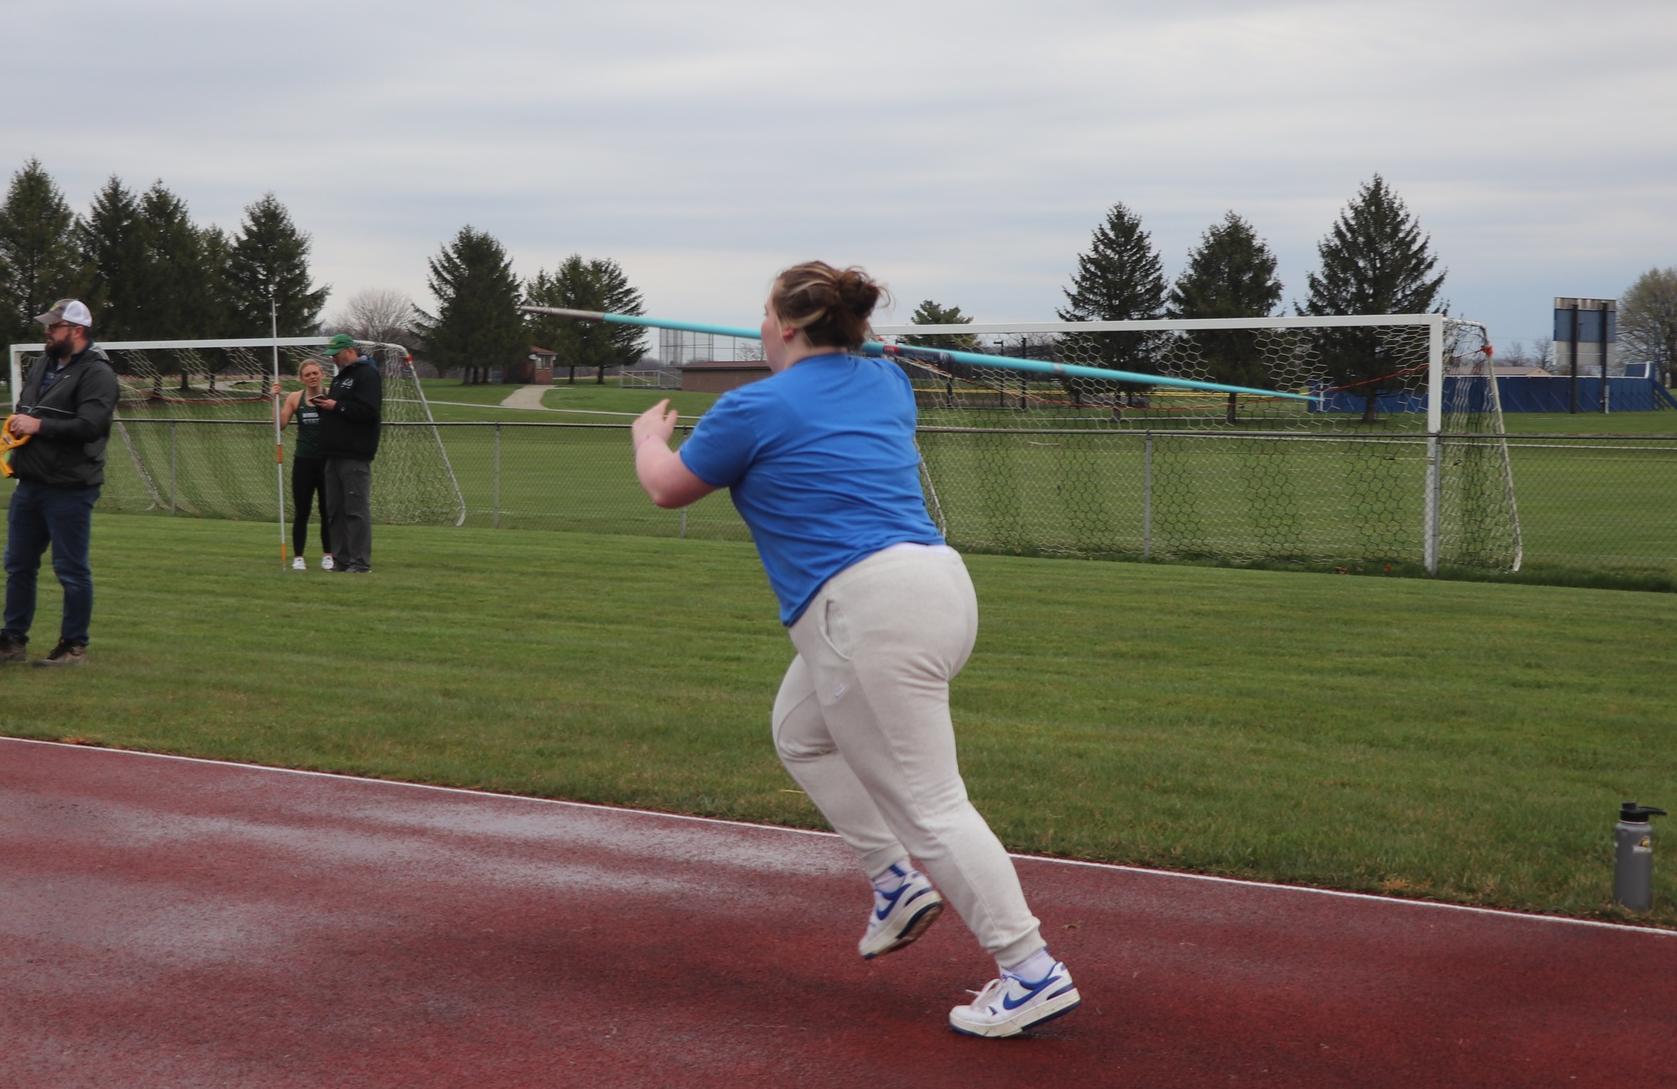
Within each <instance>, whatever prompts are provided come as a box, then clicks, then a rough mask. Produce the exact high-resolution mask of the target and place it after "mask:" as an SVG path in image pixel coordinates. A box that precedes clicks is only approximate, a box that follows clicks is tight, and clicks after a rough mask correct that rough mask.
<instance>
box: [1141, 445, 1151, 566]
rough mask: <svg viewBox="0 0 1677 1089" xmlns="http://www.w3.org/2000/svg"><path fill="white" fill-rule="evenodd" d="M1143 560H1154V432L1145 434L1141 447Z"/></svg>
mask: <svg viewBox="0 0 1677 1089" xmlns="http://www.w3.org/2000/svg"><path fill="white" fill-rule="evenodd" d="M1141 558H1142V559H1144V560H1150V559H1152V558H1153V432H1151V431H1148V432H1145V433H1144V436H1143V442H1142V447H1141Z"/></svg>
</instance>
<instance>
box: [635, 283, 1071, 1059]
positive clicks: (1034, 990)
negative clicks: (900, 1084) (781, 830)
mask: <svg viewBox="0 0 1677 1089" xmlns="http://www.w3.org/2000/svg"><path fill="white" fill-rule="evenodd" d="M881 294H882V289H881V287H880V285H878V284H877V283H875V282H874V281H873V280H871V279H870V278H869V277H868V275H867V274H866V273H865V272H863V271H862V270H861V269H857V268H849V269H845V270H843V271H840V270H838V269H835V268H833V267H832V266H830V265H827V264H825V263H823V262H820V261H811V262H809V263H807V264H802V265H796V266H794V267H792V268H789V269H787V270H786V271H785V272H782V273H781V274H780V275H779V276H778V277H777V278H776V279H775V282H774V287H773V288H772V289H771V290H770V292H769V298H768V302H767V305H765V306H764V308H763V355H764V358H765V359H766V360H767V362H768V365H769V370H770V371H772V372H773V373H772V375H771V376H770V377H769V378H768V379H766V380H764V381H761V382H757V383H754V384H752V385H749V386H745V387H742V388H740V389H736V390H733V391H731V392H729V393H727V394H726V395H724V396H723V397H722V398H721V399H720V400H718V401H717V403H716V404H715V406H714V407H712V408H711V409H710V411H708V412H706V413H705V415H704V417H703V418H702V419H701V420H700V422H699V425H698V427H697V428H696V429H695V430H694V432H693V434H692V436H691V437H690V438H688V440H687V441H686V442H685V443H684V444H683V445H682V446H681V449H680V452H679V453H677V452H675V451H672V450H671V449H670V447H669V441H670V438H671V436H672V435H673V434H674V433H675V425H676V413H675V411H674V410H673V409H671V408H670V407H669V402H668V401H661V402H659V403H658V404H657V405H654V406H653V407H652V408H650V409H648V410H647V411H646V412H645V413H644V414H643V415H641V417H640V418H639V419H637V420H636V421H635V424H634V428H633V438H634V444H635V471H636V473H637V475H638V476H639V478H640V482H641V486H642V487H643V488H645V489H646V492H647V494H648V495H649V496H651V497H652V500H653V502H654V503H656V504H657V505H658V506H660V507H681V506H686V505H687V504H689V503H692V502H694V501H695V500H697V499H700V498H702V497H703V496H705V495H708V494H709V493H710V492H712V491H714V490H716V489H717V488H727V489H729V492H730V495H731V497H732V499H733V502H734V506H735V507H736V508H737V509H738V510H739V513H740V516H741V517H742V518H743V519H744V520H745V523H746V525H747V526H748V527H749V528H750V530H751V536H752V539H753V540H754V541H755V542H756V545H757V551H758V554H759V555H760V556H761V557H762V561H763V567H764V568H765V570H766V571H767V574H768V577H769V583H770V585H771V586H772V587H773V589H774V592H775V595H776V597H777V598H778V599H779V601H780V620H781V623H783V624H785V625H786V626H787V628H788V629H789V631H790V634H791V637H792V645H793V647H794V648H795V649H796V651H797V656H796V657H794V658H793V659H792V664H791V666H790V667H789V668H788V669H787V671H786V676H785V679H784V680H782V682H781V685H780V693H779V695H778V696H777V697H776V698H775V704H774V715H773V725H774V742H775V750H776V752H777V753H778V754H779V756H780V760H781V762H782V763H783V764H784V765H785V766H786V770H787V771H788V772H790V773H791V775H792V777H793V778H794V779H795V780H797V782H798V784H799V785H800V786H801V787H803V789H804V791H805V793H807V794H808V795H809V797H810V800H812V801H813V802H814V803H815V804H816V806H817V807H818V808H819V809H820V810H821V813H822V815H823V816H825V817H826V819H827V820H828V822H829V823H830V824H832V826H833V828H834V830H835V831H837V832H838V833H839V835H840V836H842V837H843V838H844V840H845V842H846V843H848V844H849V845H850V846H851V848H852V849H853V850H854V851H855V852H856V854H857V855H858V857H859V859H860V861H861V863H862V866H863V869H864V870H865V871H866V872H867V874H868V875H869V876H870V877H871V878H872V880H873V886H874V895H873V905H872V910H871V911H870V912H869V915H868V922H867V929H866V930H865V931H864V933H863V935H862V939H861V942H860V945H859V951H860V952H861V954H862V956H864V957H868V958H872V957H877V956H880V955H882V954H885V953H890V952H893V951H895V950H898V949H901V948H903V947H904V946H906V945H908V944H909V943H910V942H913V941H914V940H915V939H916V938H918V937H919V936H920V935H921V934H923V933H924V932H925V930H926V928H927V927H928V926H930V925H931V924H932V922H933V921H934V920H935V919H936V918H937V916H938V913H939V912H940V911H941V910H942V907H943V895H940V893H939V891H938V890H939V889H941V890H942V893H943V894H946V895H947V896H948V897H949V902H950V903H952V904H953V905H954V907H955V910H956V912H957V913H958V914H959V915H960V916H961V918H962V919H963V920H964V921H965V922H966V924H967V926H968V927H969V928H970V929H971V930H972V932H973V934H974V935H975V936H976V937H977V938H978V941H979V944H981V945H982V946H983V947H984V949H985V950H986V951H987V952H989V953H990V954H991V955H992V956H994V957H995V958H996V963H997V965H998V967H999V969H1000V971H999V975H998V978H996V979H994V980H992V981H991V982H990V983H989V984H988V985H986V986H985V987H984V989H983V990H981V991H979V992H978V995H977V998H976V999H974V1000H973V1002H972V1003H971V1004H969V1005H962V1006H956V1007H955V1008H954V1009H952V1010H950V1011H949V1024H950V1026H951V1027H952V1028H954V1029H955V1030H956V1031H957V1032H962V1033H966V1034H969V1035H973V1036H1012V1035H1015V1034H1017V1033H1019V1032H1022V1031H1024V1030H1025V1029H1028V1028H1030V1027H1031V1026H1032V1025H1037V1024H1040V1023H1042V1022H1044V1021H1047V1020H1049V1019H1050V1018H1054V1017H1058V1016H1061V1015H1062V1014H1066V1013H1069V1012H1070V1011H1071V1010H1072V1009H1073V1008H1075V1007H1076V1006H1077V1004H1078V1002H1079V1001H1080V998H1079V996H1078V993H1077V989H1076V988H1075V987H1074V986H1073V984H1072V980H1071V973H1069V972H1068V971H1067V970H1066V968H1065V965H1063V964H1061V963H1059V962H1058V961H1056V960H1055V959H1054V958H1053V957H1052V956H1051V955H1050V954H1049V952H1048V948H1047V946H1046V944H1045V943H1044V942H1043V940H1042V936H1041V933H1040V928H1039V925H1038V922H1037V920H1036V918H1035V917H1033V916H1032V915H1031V912H1030V909H1029V907H1027V906H1026V903H1025V895H1024V892H1023V891H1022V890H1021V888H1020V886H1019V878H1018V875H1017V874H1016V873H1015V872H1014V869H1013V863H1012V860H1011V859H1009V858H1008V856H1007V851H1006V850H1005V849H1004V848H1003V847H1002V844H1001V841H1000V840H998V839H997V838H996V836H995V834H994V833H993V832H991V831H990V827H989V825H987V824H986V823H985V822H984V818H983V817H982V816H980V815H979V813H978V810H977V809H975V808H974V807H973V805H972V803H971V802H970V801H968V800H967V792H966V786H965V784H964V783H963V782H962V781H961V774H960V769H959V768H958V767H957V763H956V756H955V731H954V726H953V723H952V722H951V720H950V716H949V682H950V680H951V679H952V678H953V677H954V676H955V675H956V674H957V673H959V672H960V670H961V667H962V666H963V665H965V664H966V660H967V656H968V655H969V654H970V653H971V652H972V647H973V642H974V640H975V639H976V637H977V629H978V601H977V598H976V596H975V595H974V593H973V587H972V581H971V579H969V578H968V576H967V569H966V565H965V564H963V563H962V562H961V557H960V555H959V554H957V553H956V552H955V551H954V550H953V549H951V548H949V547H948V546H947V545H945V544H944V543H943V538H942V536H941V535H940V534H939V533H938V531H937V527H936V526H934V525H933V524H932V521H931V519H930V518H928V517H927V514H926V505H925V499H924V496H923V495H922V493H921V490H920V475H919V465H920V456H919V452H918V450H917V449H916V447H915V445H914V426H915V411H914V394H913V390H912V388H911V387H910V385H909V383H908V379H907V377H906V376H905V375H904V374H903V372H902V371H901V370H900V369H899V368H898V366H897V365H896V364H895V363H893V362H889V361H887V360H881V359H872V358H868V357H865V356H860V355H857V354H855V353H856V351H857V350H858V349H859V348H860V347H861V345H862V343H863V341H864V340H865V339H866V335H867V332H868V317H869V315H871V314H872V313H873V309H874V305H875V304H876V303H877V302H878V301H879V298H880V296H881ZM916 861H917V862H918V864H919V865H920V866H924V867H925V869H926V873H927V874H929V875H930V879H929V880H928V878H927V876H925V875H923V874H922V873H921V872H920V871H919V870H918V869H916V868H915V863H916ZM934 883H935V884H934Z"/></svg>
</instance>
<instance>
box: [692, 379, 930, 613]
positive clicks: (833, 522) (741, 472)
mask: <svg viewBox="0 0 1677 1089" xmlns="http://www.w3.org/2000/svg"><path fill="white" fill-rule="evenodd" d="M914 419H915V417H914V390H913V388H912V387H911V386H910V385H909V383H908V376H907V375H905V374H903V372H902V370H901V368H899V367H898V366H897V365H896V364H895V363H892V362H888V361H886V360H883V359H872V358H867V357H863V356H853V355H843V354H834V355H819V356H810V357H809V358H807V359H801V360H799V361H798V362H796V363H794V364H793V365H792V366H790V367H788V368H787V369H786V370H784V371H781V372H780V373H779V374H776V375H774V376H772V377H770V378H766V379H764V380H763V381H761V382H753V383H752V384H751V385H749V386H741V387H740V388H739V389H736V390H730V391H729V392H728V393H726V394H724V395H723V396H722V397H721V399H719V400H718V401H717V402H716V404H715V405H714V406H712V408H711V409H710V411H708V412H706V413H705V414H704V416H703V417H702V418H701V419H700V420H699V425H698V427H696V428H695V429H694V431H693V434H692V435H691V436H690V437H689V438H688V439H687V441H686V442H685V443H683V444H682V446H681V451H680V454H681V461H682V464H684V465H686V466H687V468H688V470H689V471H691V472H692V473H693V474H694V475H695V476H697V477H699V479H701V480H703V481H704V482H705V483H706V484H709V485H711V486H712V487H717V488H727V489H729V494H730V496H731V497H732V498H733V501H734V507H735V509H737V510H738V511H739V512H740V517H741V518H743V519H745V524H746V526H747V527H749V528H750V530H751V539H752V540H753V541H755V542H756V544H757V553H758V555H760V556H761V557H762V558H763V568H764V570H765V571H767V572H768V576H769V585H770V586H771V587H773V588H774V592H775V596H776V597H777V598H779V599H780V622H781V623H782V624H786V625H788V626H790V625H791V624H793V623H795V622H796V621H797V619H798V617H799V616H801V615H803V611H804V609H805V607H806V606H808V605H809V602H810V599H811V598H813V597H814V596H815V595H816V593H817V592H818V591H819V590H820V589H821V587H822V586H823V585H825V584H826V582H827V580H828V579H830V578H832V577H833V576H834V575H836V574H838V573H839V572H840V571H843V570H844V569H845V568H846V567H849V566H850V565H851V564H853V563H855V562H856V561H858V560H861V559H865V558H867V557H868V556H871V555H873V554H874V553H875V552H878V551H880V550H881V549H883V548H889V547H890V546H891V545H894V544H902V543H904V542H912V543H916V544H942V543H943V537H942V535H941V534H939V533H938V531H937V526H935V525H933V524H932V520H931V518H930V516H928V515H927V513H926V499H925V496H924V494H922V492H921V491H920V451H919V450H918V449H917V448H916V447H915V445H914Z"/></svg>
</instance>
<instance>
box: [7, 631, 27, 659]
mask: <svg viewBox="0 0 1677 1089" xmlns="http://www.w3.org/2000/svg"><path fill="white" fill-rule="evenodd" d="M27 646H28V644H27V643H26V642H25V641H24V640H22V639H15V638H13V637H12V636H11V635H9V634H7V633H6V632H3V631H0V663H4V662H27V661H28V660H29V651H28V650H27V649H25V648H26V647H27Z"/></svg>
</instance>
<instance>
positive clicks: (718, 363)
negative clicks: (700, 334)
mask: <svg viewBox="0 0 1677 1089" xmlns="http://www.w3.org/2000/svg"><path fill="white" fill-rule="evenodd" d="M680 370H681V388H682V389H684V390H693V391H695V392H699V393H726V392H727V391H728V390H731V389H738V388H739V387H740V386H748V385H750V384H751V383H753V382H756V381H758V380H759V379H763V378H767V377H768V376H769V375H770V373H772V372H771V371H770V370H769V365H768V364H767V363H764V362H763V361H762V360H760V359H742V360H725V359H701V360H695V361H694V362H692V363H683V364H682V365H681V367H680Z"/></svg>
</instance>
